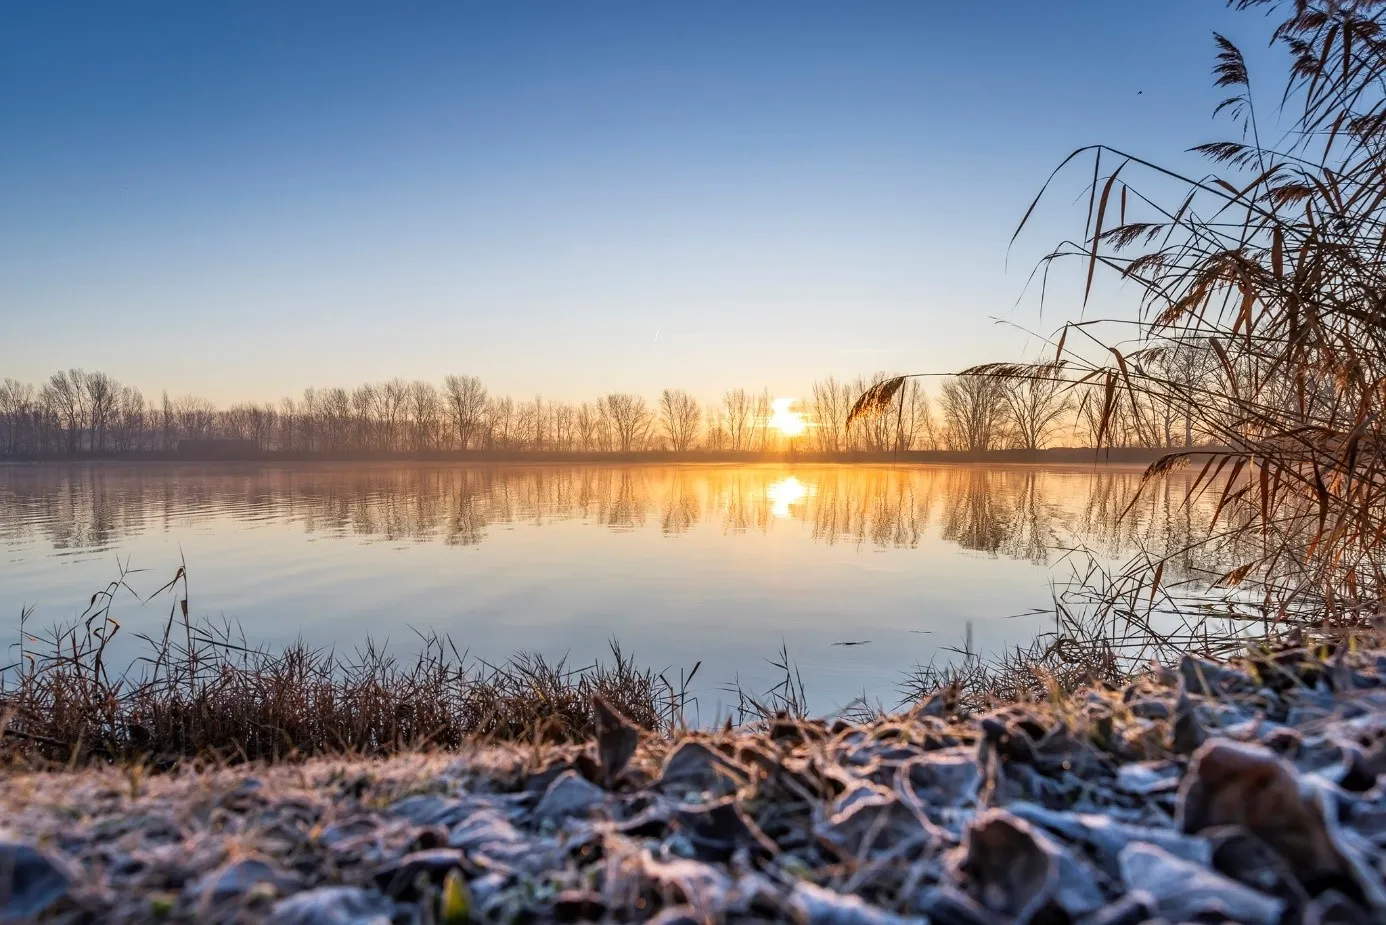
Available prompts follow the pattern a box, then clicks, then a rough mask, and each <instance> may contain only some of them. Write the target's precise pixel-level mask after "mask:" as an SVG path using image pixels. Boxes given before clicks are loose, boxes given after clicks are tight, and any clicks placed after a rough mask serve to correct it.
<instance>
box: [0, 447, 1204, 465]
mask: <svg viewBox="0 0 1386 925" xmlns="http://www.w3.org/2000/svg"><path fill="white" fill-rule="evenodd" d="M1181 452H1191V453H1195V454H1200V455H1209V454H1213V453H1216V452H1219V450H1218V449H1217V448H1211V447H1196V448H1193V449H1191V450H1185V449H1183V448H1170V449H1146V448H1127V449H1116V450H1103V451H1098V450H1094V449H1091V448H1083V447H1062V448H1056V449H1053V450H1041V451H1036V452H1030V451H1020V450H1016V451H1011V450H1006V451H997V452H995V453H988V454H985V455H979V454H973V453H956V452H951V451H933V450H929V451H923V450H921V451H910V452H904V453H898V454H896V453H794V454H790V453H747V454H731V453H707V454H688V453H665V452H647V453H625V454H623V453H499V452H498V453H491V452H456V453H345V454H326V453H279V452H262V453H255V454H242V455H236V454H228V455H215V454H201V453H196V454H191V453H177V452H168V453H162V452H149V453H121V454H81V455H54V456H35V457H0V466H10V467H40V466H63V465H74V466H75V465H99V466H121V465H140V466H144V465H187V464H208V463H211V464H224V465H236V466H280V465H324V466H325V465H347V464H350V465H368V464H369V465H436V466H471V467H482V466H495V467H502V466H503V467H526V466H569V465H572V466H579V465H580V466H683V465H698V466H704V465H705V466H714V465H715V466H758V465H825V466H826V465H840V466H882V465H891V466H911V467H923V466H989V467H997V468H1001V467H1010V466H1036V467H1049V468H1058V467H1082V468H1108V467H1112V468H1127V467H1133V466H1141V467H1144V466H1147V465H1149V464H1150V463H1152V462H1155V461H1156V460H1157V459H1159V458H1161V457H1162V456H1164V455H1167V454H1170V453H1181Z"/></svg>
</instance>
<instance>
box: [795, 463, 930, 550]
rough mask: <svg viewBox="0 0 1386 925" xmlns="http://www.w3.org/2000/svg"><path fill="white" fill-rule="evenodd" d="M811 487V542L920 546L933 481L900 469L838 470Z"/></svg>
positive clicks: (927, 519)
mask: <svg viewBox="0 0 1386 925" xmlns="http://www.w3.org/2000/svg"><path fill="white" fill-rule="evenodd" d="M815 484H816V487H817V490H816V492H815V493H814V495H813V497H812V501H813V504H812V505H811V511H810V512H809V516H808V518H806V519H809V520H810V522H811V523H812V524H813V537H814V539H817V540H820V541H822V542H825V543H828V544H834V543H838V542H842V541H848V542H853V543H857V544H861V543H866V542H870V543H874V544H876V545H877V546H900V547H913V546H918V545H919V538H920V535H921V534H922V533H923V531H924V528H925V526H927V525H928V521H929V509H930V507H931V506H932V503H933V493H932V489H933V484H934V483H933V480H932V479H920V478H918V473H917V472H914V471H910V470H903V469H865V470H854V469H845V468H837V469H832V470H829V471H828V473H827V474H826V475H824V476H823V477H822V478H819V479H816V481H815Z"/></svg>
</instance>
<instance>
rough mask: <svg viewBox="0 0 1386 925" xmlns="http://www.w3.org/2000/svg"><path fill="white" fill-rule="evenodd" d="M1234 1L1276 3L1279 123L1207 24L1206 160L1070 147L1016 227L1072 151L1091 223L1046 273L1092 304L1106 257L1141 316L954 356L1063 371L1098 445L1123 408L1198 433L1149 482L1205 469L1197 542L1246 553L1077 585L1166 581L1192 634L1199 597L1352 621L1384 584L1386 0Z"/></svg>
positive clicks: (1143, 608)
mask: <svg viewBox="0 0 1386 925" xmlns="http://www.w3.org/2000/svg"><path fill="white" fill-rule="evenodd" d="M1232 5H1233V6H1234V7H1236V8H1239V9H1252V8H1260V7H1264V8H1266V9H1267V10H1268V11H1269V12H1270V13H1272V14H1273V15H1275V16H1278V17H1280V23H1279V25H1278V27H1277V28H1276V29H1275V32H1274V37H1273V41H1274V43H1275V44H1276V45H1278V46H1279V48H1280V49H1282V50H1284V51H1285V52H1287V53H1288V55H1289V57H1290V60H1291V66H1290V73H1289V77H1288V79H1287V80H1286V82H1285V86H1284V91H1283V94H1277V97H1278V105H1277V107H1276V109H1277V112H1278V116H1279V120H1278V123H1276V124H1277V125H1278V128H1276V131H1275V133H1274V134H1273V135H1272V134H1269V133H1268V131H1267V125H1268V124H1270V122H1273V121H1274V120H1265V119H1263V118H1261V117H1259V115H1258V109H1257V104H1258V102H1260V98H1259V97H1258V96H1257V95H1256V94H1254V93H1253V82H1252V75H1251V74H1250V73H1249V71H1248V67H1247V63H1246V60H1245V58H1244V57H1243V55H1242V53H1241V51H1240V50H1239V49H1238V48H1237V47H1236V46H1235V45H1234V44H1233V43H1232V42H1230V41H1229V40H1227V39H1226V38H1224V37H1222V36H1218V37H1217V39H1216V42H1217V58H1216V65H1215V68H1214V77H1215V82H1216V84H1217V86H1218V87H1221V88H1224V89H1225V90H1226V91H1227V92H1228V93H1229V96H1228V98H1227V99H1226V100H1225V101H1224V102H1223V103H1222V104H1221V105H1220V106H1219V107H1218V110H1219V112H1222V113H1224V114H1227V115H1230V116H1231V118H1232V119H1233V120H1234V123H1235V127H1236V129H1237V135H1238V138H1237V140H1232V141H1223V142H1215V143H1211V144H1203V145H1199V146H1198V147H1196V148H1194V149H1193V150H1194V151H1195V152H1197V153H1198V154H1200V155H1202V156H1204V157H1205V158H1207V159H1208V160H1209V161H1210V162H1211V165H1212V168H1211V169H1212V172H1211V173H1210V174H1208V175H1206V176H1195V175H1191V174H1188V173H1181V172H1179V171H1176V170H1172V169H1169V168H1166V167H1163V166H1161V165H1159V164H1157V163H1155V162H1153V161H1151V160H1147V159H1145V158H1142V157H1139V156H1137V155H1135V154H1131V153H1127V152H1124V151H1119V150H1116V149H1113V148H1110V147H1107V146H1105V145H1097V146H1091V147H1085V148H1081V149H1079V150H1077V151H1074V152H1073V153H1072V154H1070V155H1069V156H1068V157H1067V158H1066V159H1065V160H1064V161H1063V163H1062V164H1060V166H1059V167H1058V168H1056V169H1055V171H1054V174H1053V175H1051V177H1050V180H1049V181H1048V182H1046V184H1045V186H1044V188H1043V189H1042V190H1041V191H1040V193H1039V195H1038V196H1037V197H1036V199H1035V201H1034V202H1033V203H1032V204H1031V205H1030V207H1029V209H1028V210H1027V211H1026V213H1025V215H1024V217H1023V219H1022V220H1021V222H1020V226H1019V227H1018V228H1017V231H1016V234H1017V235H1019V234H1020V233H1021V231H1022V230H1024V229H1025V228H1026V226H1027V225H1028V224H1029V223H1030V222H1031V219H1032V216H1033V215H1034V212H1035V209H1036V208H1037V206H1038V205H1039V203H1040V202H1041V201H1042V200H1044V199H1045V197H1046V195H1047V194H1049V193H1050V190H1051V187H1052V184H1053V182H1054V180H1055V178H1056V177H1058V176H1059V175H1061V174H1064V173H1065V172H1070V171H1074V170H1082V171H1084V174H1083V176H1084V177H1085V178H1088V177H1090V184H1091V185H1090V187H1089V188H1088V205H1087V219H1086V224H1085V229H1084V235H1083V237H1082V239H1081V240H1079V241H1071V242H1065V243H1064V244H1063V245H1061V246H1060V247H1058V248H1057V249H1056V250H1054V251H1053V252H1052V253H1050V254H1049V255H1048V256H1046V257H1045V258H1044V259H1043V260H1042V261H1041V263H1040V266H1039V268H1038V269H1037V274H1039V275H1044V274H1047V273H1048V272H1049V270H1050V268H1051V266H1052V265H1053V264H1055V262H1057V261H1060V260H1064V259H1074V260H1077V261H1078V262H1079V264H1080V266H1081V269H1082V274H1083V292H1084V300H1085V302H1086V300H1087V298H1088V297H1089V296H1090V295H1091V293H1092V290H1093V285H1094V279H1095V277H1096V276H1097V274H1098V271H1099V270H1101V271H1103V272H1104V273H1112V274H1115V275H1116V277H1117V278H1119V279H1120V280H1122V281H1125V282H1128V283H1134V284H1135V286H1136V287H1137V288H1138V291H1139V292H1140V293H1141V307H1142V310H1141V313H1140V317H1139V319H1138V320H1136V321H1134V322H1126V321H1121V320H1113V319H1102V320H1087V321H1081V322H1075V323H1071V324H1068V325H1065V326H1064V327H1063V328H1062V329H1061V330H1060V331H1059V332H1058V334H1057V336H1056V337H1055V338H1054V339H1053V342H1052V347H1053V349H1054V355H1053V359H1052V361H1050V362H1047V363H1044V364H1041V365H1024V366H1021V365H1013V364H991V365H986V366H981V367H977V368H974V369H970V370H967V371H966V373H967V374H972V375H982V376H995V377H1000V378H1019V377H1040V378H1061V379H1062V380H1063V381H1064V382H1065V384H1066V386H1067V388H1069V389H1071V390H1073V392H1074V393H1075V394H1076V395H1077V396H1078V397H1079V400H1080V402H1082V403H1085V404H1086V405H1088V410H1089V411H1091V412H1094V414H1093V419H1094V420H1096V421H1097V422H1098V423H1097V427H1096V432H1097V438H1098V443H1099V444H1103V443H1108V442H1109V441H1110V437H1111V429H1110V428H1111V424H1112V422H1114V421H1116V420H1117V419H1118V418H1121V417H1122V416H1125V417H1127V418H1128V419H1129V418H1131V417H1139V416H1140V415H1142V414H1148V413H1149V409H1150V408H1152V407H1155V408H1159V407H1166V408H1169V407H1173V408H1176V409H1178V412H1179V413H1180V414H1181V415H1184V416H1186V417H1187V419H1188V433H1189V435H1190V437H1191V438H1192V439H1191V440H1190V441H1189V442H1191V443H1196V444H1198V445H1197V446H1193V447H1191V448H1188V449H1185V450H1181V451H1178V452H1171V453H1169V454H1167V455H1166V456H1164V457H1163V458H1161V459H1160V460H1159V461H1157V462H1155V463H1154V464H1152V465H1151V466H1150V467H1149V468H1148V470H1147V471H1146V473H1145V478H1144V479H1143V481H1142V487H1143V489H1144V488H1146V487H1148V486H1150V485H1151V484H1152V483H1154V482H1155V481H1156V480H1157V479H1158V478H1159V476H1161V475H1162V474H1163V473H1165V472H1167V471H1169V470H1171V469H1173V468H1175V467H1181V466H1194V467H1196V477H1195V479H1194V480H1193V484H1192V488H1191V489H1190V495H1191V496H1195V495H1199V494H1201V493H1205V492H1208V493H1211V496H1212V497H1216V499H1217V504H1216V508H1215V511H1214V514H1213V517H1212V519H1211V521H1210V523H1209V524H1208V529H1207V532H1206V534H1205V536H1204V537H1203V538H1202V542H1205V543H1209V544H1219V545H1220V546H1222V547H1223V548H1224V549H1233V548H1235V549H1236V550H1237V554H1238V558H1236V559H1235V560H1234V561H1231V562H1230V565H1229V567H1228V568H1226V569H1225V570H1224V571H1222V573H1221V574H1219V575H1216V576H1213V580H1211V581H1206V580H1204V581H1200V582H1196V583H1195V582H1191V583H1189V584H1187V585H1185V586H1184V587H1183V588H1180V589H1170V588H1166V587H1164V586H1163V585H1162V578H1163V577H1164V571H1165V570H1164V565H1165V564H1166V561H1168V559H1167V557H1168V556H1170V555H1173V554H1175V553H1166V554H1164V555H1163V556H1143V557H1141V558H1140V559H1138V560H1136V561H1135V562H1133V564H1132V567H1131V568H1130V569H1128V570H1127V572H1126V573H1125V574H1122V575H1118V576H1115V577H1113V578H1110V579H1109V580H1107V581H1106V582H1105V584H1104V585H1103V586H1102V587H1100V588H1097V589H1094V588H1080V589H1079V591H1080V593H1082V594H1087V595H1088V596H1089V598H1092V597H1094V595H1093V594H1092V593H1091V592H1093V591H1094V590H1096V591H1100V592H1101V593H1100V594H1097V595H1095V597H1097V598H1099V600H1098V601H1097V605H1098V606H1099V608H1102V609H1104V610H1105V612H1106V613H1107V614H1108V615H1113V614H1126V615H1128V616H1130V617H1132V618H1136V619H1144V618H1149V617H1150V615H1151V613H1152V610H1153V606H1154V604H1155V602H1156V601H1160V602H1162V603H1165V604H1167V605H1169V606H1170V607H1173V609H1174V611H1175V612H1176V613H1180V614H1182V615H1183V619H1185V620H1186V621H1187V623H1186V626H1185V629H1186V630H1188V632H1189V633H1190V634H1192V635H1194V636H1195V637H1196V636H1197V635H1198V633H1199V630H1200V625H1199V624H1200V621H1201V620H1202V619H1203V618H1204V617H1207V616H1208V615H1210V614H1217V615H1232V616H1234V617H1238V618H1241V619H1242V620H1247V619H1254V620H1256V621H1259V622H1260V623H1261V625H1262V626H1263V627H1264V628H1266V629H1268V630H1270V631H1272V632H1275V631H1279V630H1281V629H1283V628H1285V627H1286V626H1300V627H1304V626H1312V627H1315V628H1317V629H1321V630H1326V629H1331V628H1332V627H1335V626H1352V625H1360V624H1362V623H1363V622H1365V621H1368V620H1370V619H1372V618H1374V617H1376V616H1377V615H1378V614H1379V613H1380V612H1381V610H1382V593H1383V588H1384V587H1386V585H1384V584H1383V569H1386V456H1383V449H1386V432H1384V430H1383V429H1384V428H1386V418H1384V417H1383V413H1382V412H1383V410H1386V94H1383V86H1384V85H1386V34H1383V24H1386V2H1384V0H1356V2H1353V3H1340V2H1331V0H1232ZM1272 139H1274V140H1272ZM1113 325H1119V326H1126V325H1129V326H1131V327H1132V328H1134V331H1132V330H1131V329H1129V328H1126V327H1118V328H1117V330H1121V331H1122V338H1121V339H1122V342H1123V343H1128V342H1133V343H1134V347H1130V348H1128V347H1124V346H1113V345H1112V343H1110V342H1109V341H1110V340H1112V338H1110V337H1108V336H1107V335H1106V334H1104V332H1109V331H1111V330H1112V329H1113ZM1132 333H1134V336H1131V335H1132ZM903 378H905V377H902V379H897V380H889V381H886V382H882V383H880V384H879V385H877V386H876V387H874V388H873V389H871V390H870V391H868V392H867V393H865V394H864V395H862V396H861V398H860V400H859V401H858V402H857V404H856V406H855V407H854V408H853V409H852V412H851V416H850V419H851V420H857V419H860V418H861V417H863V416H866V415H870V414H873V413H876V412H879V411H881V410H883V409H884V408H886V407H887V406H888V405H889V402H890V400H891V398H892V397H893V396H894V395H895V393H896V392H897V391H898V390H899V388H900V384H901V381H902V380H903ZM1132 503H1133V504H1134V503H1135V499H1133V501H1132ZM1234 540H1235V542H1234ZM1210 589H1211V591H1216V592H1218V593H1217V594H1216V595H1213V594H1212V593H1210ZM1143 601H1145V602H1146V603H1145V604H1144V605H1143V604H1142V602H1143ZM1214 603H1216V604H1218V605H1220V607H1215V606H1212V604H1214ZM1203 631H1204V632H1205V633H1206V626H1204V627H1203ZM1208 641H1209V642H1210V644H1212V643H1213V642H1215V640H1213V639H1212V637H1208Z"/></svg>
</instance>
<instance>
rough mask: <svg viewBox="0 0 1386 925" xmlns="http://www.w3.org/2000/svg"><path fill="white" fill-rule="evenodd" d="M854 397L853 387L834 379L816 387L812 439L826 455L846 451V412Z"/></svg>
mask: <svg viewBox="0 0 1386 925" xmlns="http://www.w3.org/2000/svg"><path fill="white" fill-rule="evenodd" d="M854 400H855V395H854V394H853V392H852V389H851V386H849V385H847V384H846V383H843V382H838V381H837V379H835V378H834V377H832V376H829V377H828V378H827V379H824V380H822V381H821V382H815V383H814V384H813V398H812V411H811V414H812V415H813V423H814V425H815V426H814V428H813V438H814V440H815V441H816V442H817V444H818V449H819V450H821V451H823V452H824V453H837V452H840V451H842V450H845V449H847V412H849V411H851V410H852V402H853V401H854Z"/></svg>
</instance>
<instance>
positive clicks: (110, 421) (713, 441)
mask: <svg viewBox="0 0 1386 925" xmlns="http://www.w3.org/2000/svg"><path fill="white" fill-rule="evenodd" d="M887 378H889V377H888V376H886V375H885V374H878V375H876V376H874V377H859V378H857V379H856V380H853V381H841V380H838V379H836V378H834V377H831V376H830V377H827V378H825V379H822V380H819V381H817V382H814V383H813V384H812V386H811V387H810V389H809V390H808V393H807V395H806V397H804V398H803V399H801V400H799V401H797V402H796V403H795V405H794V406H793V408H792V410H793V413H795V414H799V415H801V416H802V419H803V421H804V422H805V424H806V425H807V427H806V428H805V429H804V432H803V433H802V434H801V435H797V436H794V437H788V436H786V435H785V433H784V432H782V430H781V429H780V428H778V427H776V426H775V423H774V409H773V407H772V405H773V403H774V400H775V399H774V397H773V396H772V394H771V393H770V391H769V390H767V389H762V390H760V391H759V392H756V391H750V390H747V389H744V388H737V389H730V390H728V391H727V392H725V393H724V394H723V396H722V397H721V400H720V401H716V402H711V403H707V404H704V403H701V402H699V401H698V399H696V398H695V397H694V396H693V395H692V394H691V393H689V392H687V391H685V390H683V389H665V390H664V391H663V392H661V393H660V395H659V396H658V397H657V398H656V399H655V400H653V401H650V400H647V399H646V398H645V397H643V396H640V395H635V394H632V393H627V392H615V393H612V394H609V395H604V396H601V397H600V398H597V399H595V400H592V401H584V402H579V403H571V402H563V401H555V400H551V399H545V398H542V397H536V398H533V399H525V400H519V399H515V398H512V397H511V396H509V395H497V394H493V393H491V392H490V391H489V390H488V389H487V388H486V386H485V385H484V384H483V383H482V382H481V380H480V379H478V378H477V377H475V376H465V375H450V376H447V377H445V378H444V379H443V381H442V383H441V385H439V384H435V383H432V382H426V381H422V380H414V381H409V380H406V379H391V380H388V381H385V382H378V383H365V384H362V385H358V386H356V387H355V388H342V387H335V388H309V389H305V390H304V392H303V393H302V395H300V396H298V397H296V398H285V399H283V400H281V401H279V402H277V403H268V402H267V403H252V402H240V403H236V404H232V405H229V406H227V407H225V408H218V407H217V406H216V405H215V404H213V403H212V402H211V401H209V400H207V399H205V398H202V397H199V396H196V395H184V396H180V397H176V398H171V397H170V396H169V395H168V393H167V392H166V391H165V392H163V393H162V394H161V395H160V397H159V398H158V399H157V400H153V399H149V398H146V397H145V395H144V394H143V393H142V392H141V391H140V390H139V389H138V388H136V387H134V386H130V385H125V384H123V383H121V382H119V381H117V380H116V379H115V378H114V377H112V376H111V375H109V374H107V373H104V372H100V371H90V372H89V371H86V370H82V369H69V370H62V371H59V372H56V373H54V374H53V375H51V376H50V377H49V378H48V379H47V380H46V381H44V382H43V383H41V384H38V385H35V384H32V383H25V382H20V381H17V380H15V379H12V378H6V379H4V380H3V381H0V455H3V456H7V457H24V456H43V457H51V456H80V455H97V456H105V455H120V454H130V453H158V452H173V451H176V450H177V449H178V448H179V446H180V445H181V444H183V442H184V441H209V440H217V441H228V440H230V441H244V442H245V443H246V444H247V445H253V446H254V447H255V448H256V449H258V450H263V451H273V452H281V453H308V454H314V453H317V454H325V455H342V454H352V453H373V454H379V453H417V454H428V453H439V452H450V451H452V452H455V451H500V452H512V453H514V452H518V453H540V454H542V453H589V454H596V453H620V454H630V453H639V452H645V451H650V450H664V451H668V452H673V453H678V454H682V453H693V452H708V453H730V454H756V453H771V452H777V451H782V450H786V449H795V450H801V451H804V452H814V453H821V454H841V453H862V452H865V453H871V452H899V451H911V450H953V451H963V452H968V453H979V452H987V451H990V450H998V449H1022V450H1038V449H1043V448H1045V447H1047V446H1050V445H1052V444H1054V443H1055V442H1066V443H1067V445H1091V444H1092V443H1094V442H1095V440H1094V434H1095V432H1096V430H1097V428H1098V420H1097V417H1096V416H1095V415H1094V414H1093V413H1092V411H1091V404H1092V403H1089V402H1085V401H1083V400H1082V399H1081V395H1080V394H1079V393H1076V392H1075V391H1074V390H1073V389H1072V388H1067V387H1065V384H1064V383H1061V382H1057V381H1053V380H1043V379H1029V380H1015V379H1007V378H1002V377H989V376H982V375H965V376H959V377H955V378H952V379H948V380H945V381H944V382H943V383H942V384H941V386H940V387H939V390H938V395H937V397H936V398H935V399H934V400H930V398H929V396H928V395H927V394H926V392H925V389H924V386H923V385H922V384H921V383H920V382H919V381H918V380H910V381H909V382H908V383H907V384H906V385H905V386H904V387H903V388H902V389H901V390H900V392H899V395H898V398H896V399H894V400H893V401H892V403H891V406H890V408H888V409H886V410H885V412H884V413H882V414H880V415H877V416H875V417H873V418H871V419H869V420H864V421H859V422H856V423H855V424H853V425H852V426H848V413H849V411H850V410H851V408H852V405H853V403H854V402H855V401H856V399H857V397H858V396H859V395H861V394H862V393H863V392H864V391H866V390H867V389H868V388H870V387H871V386H872V385H874V384H876V383H879V382H881V381H883V380H885V379H887ZM1188 422H1189V418H1188V416H1187V415H1185V414H1182V413H1181V412H1180V409H1178V408H1173V407H1169V408H1155V407H1151V408H1149V409H1145V413H1142V412H1141V410H1140V409H1135V410H1134V411H1133V412H1132V413H1130V414H1128V415H1127V416H1126V419H1125V420H1121V421H1116V422H1115V423H1112V422H1109V423H1108V427H1109V429H1110V433H1109V434H1108V435H1107V441H1108V442H1109V443H1110V444H1111V445H1116V446H1152V447H1153V446H1171V445H1176V444H1177V442H1178V441H1179V440H1180V437H1181V435H1182V440H1183V443H1184V445H1189V444H1190V443H1192V441H1193V440H1194V434H1193V432H1192V431H1191V430H1190V429H1189V423H1188Z"/></svg>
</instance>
